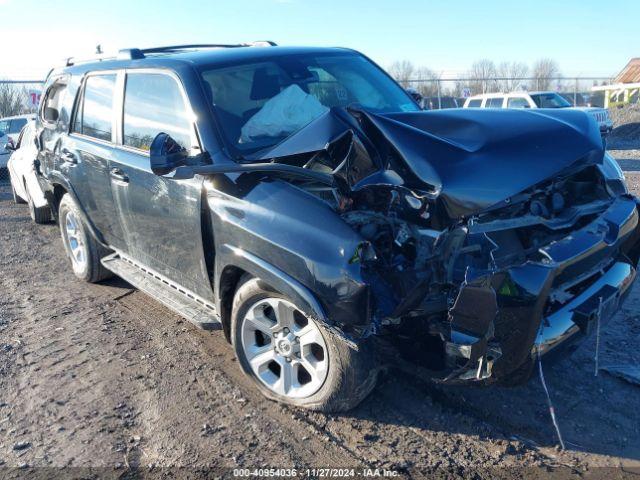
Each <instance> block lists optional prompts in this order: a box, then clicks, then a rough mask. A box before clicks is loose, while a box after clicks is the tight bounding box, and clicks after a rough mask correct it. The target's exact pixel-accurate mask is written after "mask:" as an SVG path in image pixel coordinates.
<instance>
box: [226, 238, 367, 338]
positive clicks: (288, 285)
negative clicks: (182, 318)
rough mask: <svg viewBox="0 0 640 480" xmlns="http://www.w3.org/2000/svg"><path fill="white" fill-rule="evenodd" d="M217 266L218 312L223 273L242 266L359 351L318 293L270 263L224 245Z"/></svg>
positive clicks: (249, 253)
mask: <svg viewBox="0 0 640 480" xmlns="http://www.w3.org/2000/svg"><path fill="white" fill-rule="evenodd" d="M216 263H217V268H216V270H217V272H218V274H217V275H216V292H217V295H216V302H217V304H218V305H217V306H218V311H221V310H220V303H221V301H222V299H221V298H220V285H219V282H220V274H221V273H222V272H223V271H224V269H225V268H227V267H229V266H233V267H238V268H240V269H242V270H244V271H246V272H248V273H250V274H251V275H253V276H254V277H257V278H260V279H261V280H264V281H265V282H266V283H268V284H269V285H270V286H272V287H273V288H275V289H276V290H278V291H279V292H281V293H282V294H284V295H286V296H287V297H289V298H290V299H291V300H292V301H293V302H294V303H295V304H296V306H298V307H299V308H300V310H302V312H303V313H304V314H305V315H307V316H309V317H311V318H313V319H315V320H318V321H320V322H322V323H323V324H324V325H325V327H327V328H328V329H329V330H330V331H331V333H333V334H335V335H337V336H338V337H340V338H341V339H342V340H343V341H344V342H345V343H347V345H349V346H350V347H351V348H353V349H355V350H357V349H358V346H357V343H356V342H355V341H354V339H353V338H351V337H350V336H349V335H347V334H346V333H344V332H343V331H342V330H340V329H339V328H336V326H335V325H333V324H332V323H331V322H330V320H329V318H328V317H327V315H326V312H325V311H324V309H323V308H322V305H320V303H319V302H318V300H317V299H316V297H315V296H314V294H313V293H312V292H311V291H310V290H309V289H308V288H307V287H305V286H304V285H302V284H301V283H300V282H298V281H297V280H296V279H295V278H293V277H291V276H290V275H288V274H287V273H285V272H283V271H282V270H280V269H278V268H277V267H275V266H273V265H272V264H270V263H269V262H267V261H266V260H263V259H262V258H260V257H258V256H256V255H254V254H253V253H251V252H247V251H246V250H243V249H241V248H238V247H234V246H232V245H229V244H224V245H222V246H221V248H220V251H219V252H218V255H217V258H216Z"/></svg>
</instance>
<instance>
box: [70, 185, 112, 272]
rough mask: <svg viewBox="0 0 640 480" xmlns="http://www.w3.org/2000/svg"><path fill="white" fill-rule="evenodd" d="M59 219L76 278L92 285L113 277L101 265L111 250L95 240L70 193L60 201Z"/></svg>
mask: <svg viewBox="0 0 640 480" xmlns="http://www.w3.org/2000/svg"><path fill="white" fill-rule="evenodd" d="M58 219H59V224H60V234H61V236H62V243H63V244H64V249H65V251H66V252H67V256H68V257H69V259H70V260H71V267H72V268H73V273H74V274H75V276H76V277H78V278H79V279H80V280H84V281H85V282H90V283H95V282H99V281H100V280H104V279H105V278H109V277H112V276H113V273H111V272H110V271H109V270H107V269H106V268H104V267H103V266H102V263H100V259H101V258H102V257H104V256H105V255H107V254H108V253H109V250H107V249H106V248H104V247H103V246H102V245H100V244H99V243H98V242H97V241H96V239H95V238H93V235H92V234H91V231H90V230H89V228H88V227H87V225H86V224H85V222H84V220H83V216H82V214H81V213H80V209H79V208H78V206H77V205H76V204H75V202H74V201H73V198H71V195H69V194H68V193H65V194H64V196H63V197H62V200H61V201H60V206H59V207H58Z"/></svg>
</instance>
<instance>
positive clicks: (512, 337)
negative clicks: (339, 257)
mask: <svg viewBox="0 0 640 480" xmlns="http://www.w3.org/2000/svg"><path fill="white" fill-rule="evenodd" d="M251 160H252V161H271V162H277V163H279V164H287V165H295V166H297V167H301V168H304V169H308V170H309V171H313V172H321V173H325V174H327V175H330V176H331V178H332V179H333V181H332V182H329V183H330V184H327V182H325V183H322V182H320V183H318V182H317V181H315V180H314V179H313V178H312V177H309V178H308V179H305V178H304V177H303V176H296V177H295V178H291V179H290V180H291V182H293V183H295V184H296V185H298V186H299V187H300V188H302V189H304V190H306V191H308V192H310V193H312V194H313V195H316V196H317V197H319V198H321V199H322V200H323V201H325V202H326V203H328V204H329V205H330V206H331V207H332V208H333V209H334V211H335V212H336V214H337V215H340V217H341V218H342V219H343V221H344V222H346V223H347V224H348V225H349V226H350V227H351V228H352V229H353V230H354V231H355V232H357V234H358V235H359V236H360V237H361V239H362V240H361V242H360V243H359V244H358V247H357V249H356V250H355V251H353V252H348V257H349V263H350V264H351V265H353V264H357V265H359V266H360V275H361V276H360V279H359V281H360V282H361V283H362V284H364V285H365V286H366V287H367V289H368V292H369V298H370V308H369V311H370V314H369V315H370V327H369V329H368V331H367V333H368V334H375V335H380V336H387V337H389V338H392V339H405V340H406V341H409V342H414V343H418V344H419V345H421V346H422V350H424V353H425V355H424V356H423V358H422V360H424V361H425V362H426V367H427V368H429V369H431V370H432V371H433V372H434V377H435V378H437V379H439V380H440V381H443V382H446V383H470V382H471V383H488V382H493V381H498V380H504V381H505V382H509V381H510V380H514V379H515V380H522V379H525V378H527V373H528V372H529V371H530V367H531V365H532V361H533V358H534V356H535V355H536V354H537V353H540V354H547V353H550V352H552V351H554V352H555V351H560V350H561V349H564V347H569V346H570V345H572V344H574V343H575V342H574V340H578V339H580V338H584V337H585V336H586V335H587V334H588V333H590V332H591V330H593V329H594V326H596V325H597V324H598V323H599V322H601V321H604V320H606V319H607V318H608V317H610V316H611V315H612V313H613V312H615V311H616V310H617V308H618V306H619V305H620V302H621V300H622V299H623V298H624V295H625V293H626V292H627V291H628V289H629V286H630V285H631V283H632V282H633V280H634V278H635V274H636V265H637V263H638V255H639V253H640V247H639V242H640V227H639V225H638V205H637V202H636V199H635V198H634V197H632V196H630V195H628V194H627V192H626V188H625V186H624V183H623V179H622V178H621V175H620V174H619V171H618V172H616V171H615V167H613V166H612V165H611V159H608V158H607V157H606V156H605V154H604V151H603V147H602V142H601V139H600V135H599V132H598V130H597V126H596V125H595V124H594V123H593V121H591V120H589V118H588V117H586V115H584V114H582V113H580V112H559V113H556V112H553V113H544V112H543V113H535V114H534V113H530V112H513V111H511V112H506V111H503V112H473V114H470V113H469V112H468V111H467V112H464V111H452V112H446V113H444V112H425V113H410V114H393V115H384V116H383V115H375V114H371V113H368V112H365V111H345V110H334V111H331V112H329V113H327V114H326V115H324V116H323V117H321V118H319V119H317V120H316V121H314V122H312V124H310V125H309V126H307V127H306V128H304V129H302V130H301V131H299V132H298V133H296V134H294V135H292V136H291V137H289V138H288V139H287V140H285V141H283V142H282V143H281V144H279V145H277V146H276V147H273V148H272V149H270V150H269V151H267V152H261V153H260V154H259V155H257V156H256V157H255V158H253V159H251ZM607 162H609V163H607ZM612 169H613V170H614V171H613V173H612ZM561 347H562V348H561ZM523 373H524V375H523Z"/></svg>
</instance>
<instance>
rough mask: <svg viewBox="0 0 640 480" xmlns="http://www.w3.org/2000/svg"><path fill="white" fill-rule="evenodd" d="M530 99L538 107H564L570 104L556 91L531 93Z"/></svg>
mask: <svg viewBox="0 0 640 480" xmlns="http://www.w3.org/2000/svg"><path fill="white" fill-rule="evenodd" d="M531 99H532V100H533V101H534V102H535V104H536V105H537V106H538V108H566V107H570V106H571V104H570V103H569V102H567V101H566V100H565V99H564V98H562V96H560V95H559V94H557V93H534V94H531Z"/></svg>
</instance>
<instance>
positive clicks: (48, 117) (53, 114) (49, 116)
mask: <svg viewBox="0 0 640 480" xmlns="http://www.w3.org/2000/svg"><path fill="white" fill-rule="evenodd" d="M59 115H60V113H59V112H58V110H56V109H55V108H51V107H46V108H45V109H44V115H43V116H44V119H45V121H47V122H57V121H58V117H59Z"/></svg>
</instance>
